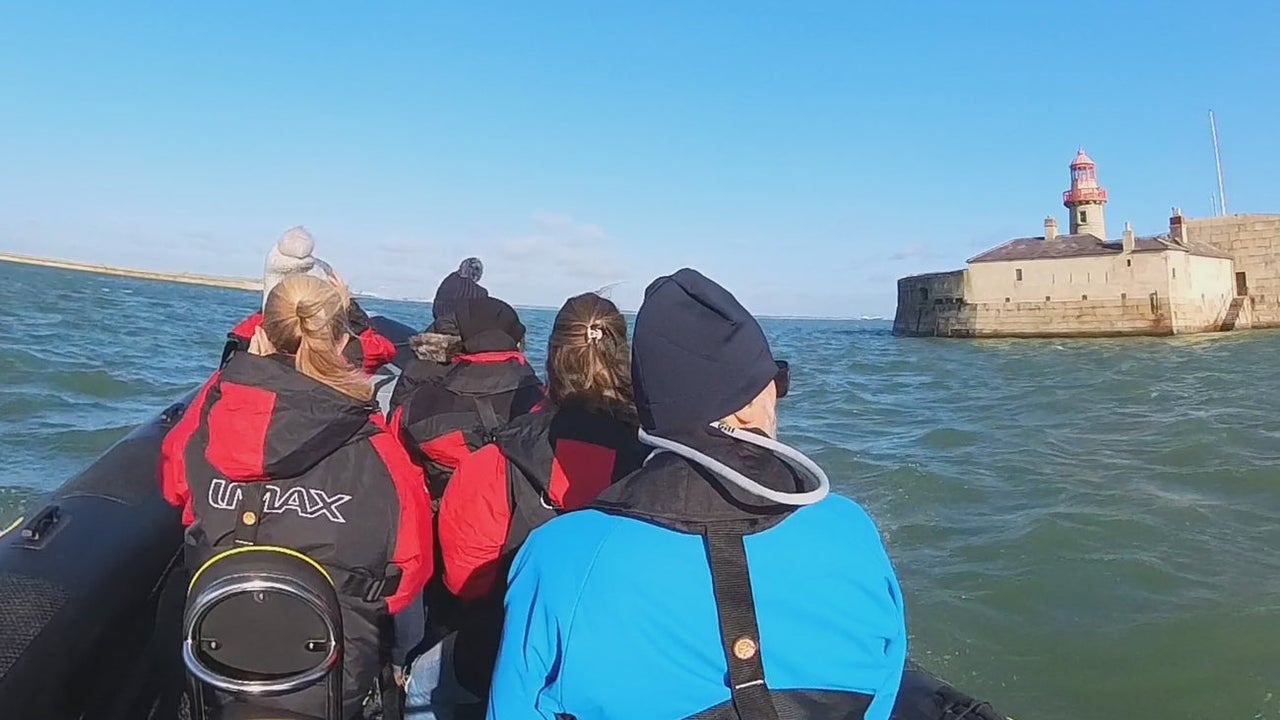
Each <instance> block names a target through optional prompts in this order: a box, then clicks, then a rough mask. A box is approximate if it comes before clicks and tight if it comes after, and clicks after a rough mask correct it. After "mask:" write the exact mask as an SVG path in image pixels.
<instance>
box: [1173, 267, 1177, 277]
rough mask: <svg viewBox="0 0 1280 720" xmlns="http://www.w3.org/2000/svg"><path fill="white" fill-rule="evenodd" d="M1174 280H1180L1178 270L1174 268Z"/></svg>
mask: <svg viewBox="0 0 1280 720" xmlns="http://www.w3.org/2000/svg"><path fill="white" fill-rule="evenodd" d="M1173 279H1174V280H1177V279H1178V268H1174V269H1173Z"/></svg>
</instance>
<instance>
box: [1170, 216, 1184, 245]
mask: <svg viewBox="0 0 1280 720" xmlns="http://www.w3.org/2000/svg"><path fill="white" fill-rule="evenodd" d="M1169 237H1171V238H1173V241H1174V242H1176V243H1178V244H1179V245H1186V244H1187V226H1186V225H1185V224H1184V223H1183V222H1182V210H1181V209H1180V208H1174V209H1173V214H1172V215H1171V216H1169Z"/></svg>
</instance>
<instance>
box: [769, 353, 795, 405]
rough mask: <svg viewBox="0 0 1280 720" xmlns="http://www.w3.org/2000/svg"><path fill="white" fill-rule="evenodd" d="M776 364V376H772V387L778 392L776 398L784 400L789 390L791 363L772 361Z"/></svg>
mask: <svg viewBox="0 0 1280 720" xmlns="http://www.w3.org/2000/svg"><path fill="white" fill-rule="evenodd" d="M774 362H775V363H777V364H778V374H776V375H774V376H773V385H774V387H775V388H777V390H778V397H779V398H784V397H786V396H787V392H788V391H789V390H791V363H789V362H787V361H786V360H774Z"/></svg>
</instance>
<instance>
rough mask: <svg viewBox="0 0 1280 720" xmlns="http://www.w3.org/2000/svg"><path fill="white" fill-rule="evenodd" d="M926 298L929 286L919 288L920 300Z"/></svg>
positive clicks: (927, 297)
mask: <svg viewBox="0 0 1280 720" xmlns="http://www.w3.org/2000/svg"><path fill="white" fill-rule="evenodd" d="M928 299H929V288H927V287H922V288H920V300H921V301H924V300H928Z"/></svg>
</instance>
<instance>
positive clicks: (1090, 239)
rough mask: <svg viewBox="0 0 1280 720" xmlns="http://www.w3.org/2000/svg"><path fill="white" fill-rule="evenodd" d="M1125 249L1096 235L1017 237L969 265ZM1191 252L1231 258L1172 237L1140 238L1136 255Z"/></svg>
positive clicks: (1080, 255)
mask: <svg viewBox="0 0 1280 720" xmlns="http://www.w3.org/2000/svg"><path fill="white" fill-rule="evenodd" d="M1123 250H1124V248H1123V244H1122V242H1121V241H1120V240H1111V241H1103V240H1100V239H1098V237H1097V236H1095V235H1059V236H1057V237H1055V238H1054V239H1052V240H1045V239H1044V238H1043V237H1028V238H1016V239H1013V240H1010V241H1009V242H1007V243H1005V244H1003V245H1000V246H997V247H994V248H992V249H990V250H988V251H986V252H984V253H982V254H981V255H977V256H975V257H971V258H969V260H968V261H969V262H971V263H978V262H1003V261H1007V260H1052V259H1054V258H1071V257H1085V256H1088V255H1119V254H1120V253H1121V252H1122V251H1123ZM1166 250H1169V251H1174V252H1189V253H1191V254H1192V255H1203V256H1205V257H1215V258H1228V259H1230V257H1231V256H1230V255H1228V254H1226V253H1224V252H1222V251H1221V250H1218V249H1217V248H1215V247H1212V246H1210V245H1205V244H1203V243H1195V242H1192V243H1187V244H1186V245H1180V244H1178V243H1176V242H1174V241H1173V238H1172V237H1170V236H1169V235H1148V236H1146V237H1136V238H1134V242H1133V251H1134V252H1164V251H1166Z"/></svg>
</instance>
